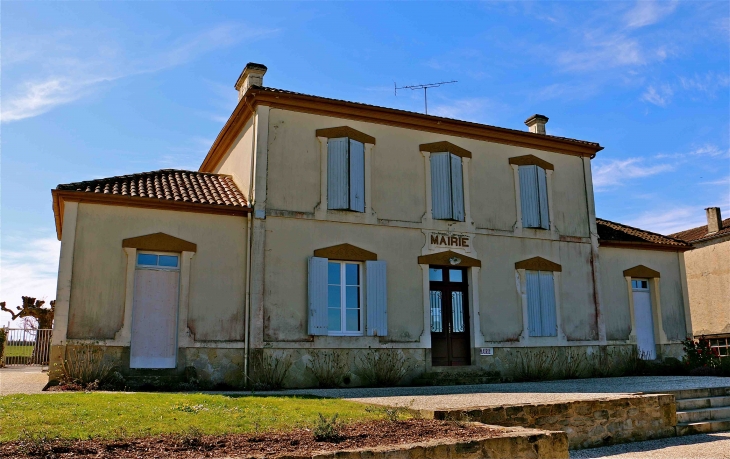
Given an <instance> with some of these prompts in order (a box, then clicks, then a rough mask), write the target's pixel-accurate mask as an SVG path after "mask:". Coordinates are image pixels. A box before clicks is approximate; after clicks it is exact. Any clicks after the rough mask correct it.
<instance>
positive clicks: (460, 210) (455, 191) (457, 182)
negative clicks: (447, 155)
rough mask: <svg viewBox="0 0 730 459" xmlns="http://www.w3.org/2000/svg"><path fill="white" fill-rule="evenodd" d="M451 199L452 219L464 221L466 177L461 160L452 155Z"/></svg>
mask: <svg viewBox="0 0 730 459" xmlns="http://www.w3.org/2000/svg"><path fill="white" fill-rule="evenodd" d="M451 197H452V203H451V204H452V209H453V210H452V214H451V215H452V218H453V219H454V220H458V221H460V222H463V221H464V175H463V168H462V167H461V158H460V157H459V156H456V155H453V154H452V155H451Z"/></svg>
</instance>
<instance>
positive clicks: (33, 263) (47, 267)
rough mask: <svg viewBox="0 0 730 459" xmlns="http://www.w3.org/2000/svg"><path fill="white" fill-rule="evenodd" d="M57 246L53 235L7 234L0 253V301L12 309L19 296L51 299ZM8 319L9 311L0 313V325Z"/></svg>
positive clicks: (59, 245)
mask: <svg viewBox="0 0 730 459" xmlns="http://www.w3.org/2000/svg"><path fill="white" fill-rule="evenodd" d="M60 247H61V243H60V242H59V241H57V240H56V239H55V238H38V239H23V238H19V237H8V238H7V239H6V241H5V243H4V246H3V250H2V253H0V301H5V302H6V303H7V307H8V308H12V309H15V307H16V306H19V305H20V304H21V301H22V300H21V297H22V296H33V297H36V298H38V299H42V300H45V301H46V302H47V303H48V302H50V301H51V300H54V299H55V298H56V278H57V275H58V257H59V253H60ZM9 320H10V314H8V313H6V312H0V325H1V326H4V325H6V324H7V322H8V321H9Z"/></svg>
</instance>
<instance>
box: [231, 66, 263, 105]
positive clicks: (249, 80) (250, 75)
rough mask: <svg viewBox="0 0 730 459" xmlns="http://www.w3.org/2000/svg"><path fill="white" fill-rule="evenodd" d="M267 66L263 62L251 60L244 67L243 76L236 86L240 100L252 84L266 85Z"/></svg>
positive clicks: (239, 78)
mask: <svg viewBox="0 0 730 459" xmlns="http://www.w3.org/2000/svg"><path fill="white" fill-rule="evenodd" d="M266 70H267V69H266V66H265V65H263V64H257V63H255V62H249V63H248V64H246V67H244V68H243V72H241V76H239V77H238V80H236V85H235V86H234V87H235V88H236V90H237V91H238V100H241V98H243V95H244V94H246V91H248V88H250V87H251V86H263V85H264V74H265V73H266Z"/></svg>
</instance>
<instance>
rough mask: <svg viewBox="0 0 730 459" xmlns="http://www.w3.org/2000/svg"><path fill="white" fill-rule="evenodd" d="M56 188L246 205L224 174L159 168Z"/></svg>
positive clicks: (199, 202) (210, 203)
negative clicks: (157, 169)
mask: <svg viewBox="0 0 730 459" xmlns="http://www.w3.org/2000/svg"><path fill="white" fill-rule="evenodd" d="M56 189H57V190H63V191H83V192H86V193H99V194H112V195H119V196H130V197H140V198H150V199H161V200H166V201H176V202H186V203H194V204H206V205H212V206H227V207H248V203H247V202H246V198H244V197H243V194H242V193H241V191H240V190H239V189H238V187H237V186H236V184H235V183H234V182H233V179H231V177H229V176H227V175H219V174H208V173H203V172H194V171H183V170H177V169H162V170H159V171H152V172H142V173H139V174H130V175H121V176H118V177H109V178H103V179H96V180H88V181H85V182H77V183H68V184H65V185H58V186H57V187H56Z"/></svg>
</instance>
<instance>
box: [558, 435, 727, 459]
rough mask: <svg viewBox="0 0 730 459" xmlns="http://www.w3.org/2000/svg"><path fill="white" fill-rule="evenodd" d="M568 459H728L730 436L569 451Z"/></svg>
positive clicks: (676, 439) (666, 439)
mask: <svg viewBox="0 0 730 459" xmlns="http://www.w3.org/2000/svg"><path fill="white" fill-rule="evenodd" d="M570 457H571V459H589V458H590V459H598V458H610V459H730V432H722V433H713V434H702V435H687V436H686V437H672V438H663V439H661V440H649V441H639V442H636V443H624V444H622V445H614V446H604V447H602V448H594V449H584V450H580V451H571V452H570Z"/></svg>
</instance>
